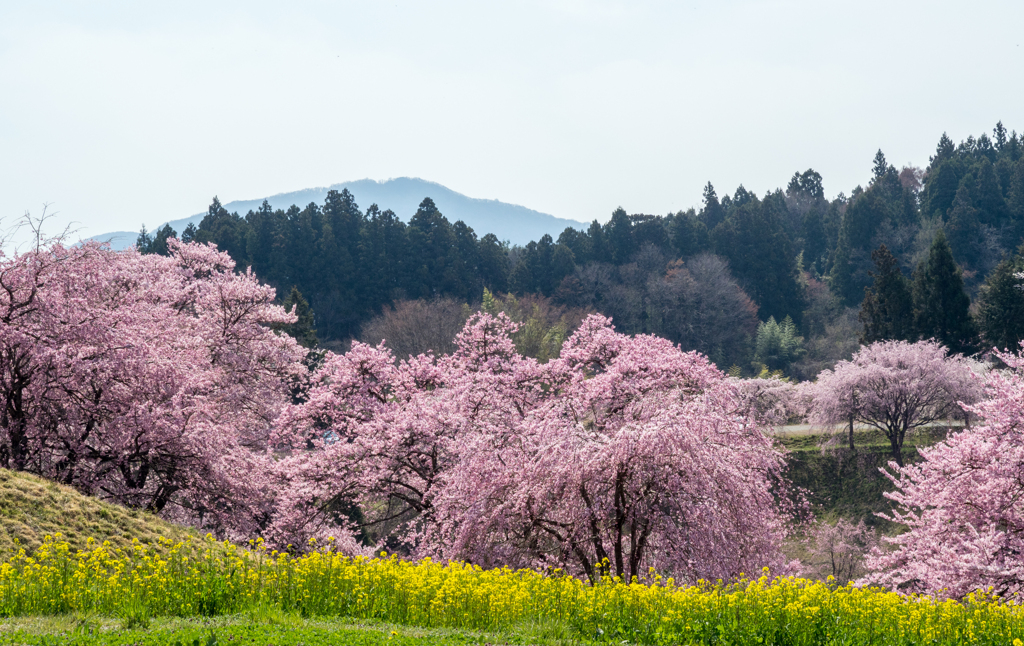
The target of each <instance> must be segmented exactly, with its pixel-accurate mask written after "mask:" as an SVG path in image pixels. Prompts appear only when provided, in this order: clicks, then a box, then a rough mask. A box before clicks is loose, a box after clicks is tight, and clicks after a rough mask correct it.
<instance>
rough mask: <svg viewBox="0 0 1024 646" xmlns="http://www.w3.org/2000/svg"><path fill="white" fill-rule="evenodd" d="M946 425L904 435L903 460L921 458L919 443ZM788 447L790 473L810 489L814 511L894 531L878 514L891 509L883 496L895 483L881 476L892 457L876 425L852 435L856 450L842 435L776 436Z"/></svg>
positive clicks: (936, 436) (938, 435)
mask: <svg viewBox="0 0 1024 646" xmlns="http://www.w3.org/2000/svg"><path fill="white" fill-rule="evenodd" d="M946 433H947V428H946V427H944V426H935V427H931V428H925V429H920V430H918V431H915V432H912V433H908V434H907V437H906V440H905V441H904V443H903V459H904V460H905V461H906V463H907V464H911V463H914V462H917V461H919V460H920V456H919V454H918V452H917V449H918V448H919V447H925V446H930V445H932V444H934V443H936V442H938V441H939V440H942V439H944V438H945V437H946ZM779 440H780V442H781V443H782V445H783V446H785V447H786V449H787V450H788V451H789V455H788V456H787V462H788V463H789V473H788V475H789V477H790V479H791V480H792V481H793V484H795V485H796V486H798V487H802V488H804V489H806V490H807V492H808V500H809V502H810V503H811V505H812V508H813V510H814V513H815V515H818V516H822V517H826V518H828V517H833V516H842V517H845V518H848V519H850V520H852V521H854V522H856V521H857V520H859V519H862V518H863V519H864V521H865V522H866V523H867V524H868V525H878V526H879V527H880V528H881V529H883V531H888V530H892V529H893V527H892V525H891V523H889V522H887V521H885V520H883V519H880V518H879V517H878V516H876V514H877V513H879V512H889V511H891V509H892V504H891V502H890V501H889V500H888V499H887V498H886V497H885V495H884V493H885V492H886V491H892V490H893V485H892V483H891V482H889V479H888V478H886V477H885V475H883V474H882V472H881V469H882V468H886V469H888V465H889V461H890V460H892V455H891V454H890V452H889V450H890V449H889V440H888V439H887V438H886V437H885V436H884V435H883V434H882V433H881V432H880V431H877V430H874V429H862V430H858V431H856V432H855V433H854V444H855V445H856V447H857V448H856V450H853V451H851V450H850V449H849V448H847V446H846V435H845V433H840V434H839V435H838V436H837V435H833V434H822V433H799V434H792V435H786V434H783V435H781V436H780V437H779Z"/></svg>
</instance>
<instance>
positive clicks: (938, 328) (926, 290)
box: [914, 229, 975, 353]
mask: <svg viewBox="0 0 1024 646" xmlns="http://www.w3.org/2000/svg"><path fill="white" fill-rule="evenodd" d="M970 305H971V301H970V299H969V298H968V296H967V292H966V291H964V281H963V278H962V276H961V272H960V268H959V267H957V265H956V262H954V260H953V252H952V250H951V249H950V248H949V243H948V242H947V241H946V235H945V233H943V232H942V230H941V229H940V230H939V232H938V233H937V234H936V235H935V239H934V240H933V241H932V246H931V249H929V251H928V257H927V258H926V259H924V260H923V261H921V264H920V265H919V266H918V267H917V270H916V271H915V272H914V327H915V329H916V332H917V334H918V335H919V336H920V337H921V338H924V339H928V338H934V339H936V340H937V341H939V342H940V343H942V344H944V345H945V346H946V347H948V348H949V349H950V350H952V351H953V352H963V353H967V352H969V351H971V350H972V348H973V347H974V344H975V329H974V323H973V321H972V320H971V316H970V313H969V311H968V308H969V307H970Z"/></svg>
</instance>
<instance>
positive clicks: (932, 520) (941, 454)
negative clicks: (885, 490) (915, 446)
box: [866, 354, 1024, 597]
mask: <svg viewBox="0 0 1024 646" xmlns="http://www.w3.org/2000/svg"><path fill="white" fill-rule="evenodd" d="M999 356H1000V358H1001V359H1002V360H1003V361H1004V362H1006V364H1007V365H1008V366H1009V368H1010V369H1009V371H1007V372H1002V373H1000V372H995V373H993V374H992V375H991V376H990V379H989V383H988V386H987V395H988V398H987V399H986V400H985V401H983V402H981V403H980V404H977V405H976V406H973V407H971V410H972V411H973V412H974V413H976V414H977V415H978V416H979V417H980V418H981V421H982V423H981V424H980V425H975V426H974V427H973V428H968V429H965V430H963V431H961V432H958V433H955V434H953V435H951V436H950V437H949V438H947V439H946V440H945V441H943V442H940V443H938V444H936V445H934V446H931V447H928V448H923V449H920V453H921V457H922V458H923V460H922V462H921V463H919V464H915V465H909V466H905V467H902V468H898V469H896V470H895V472H894V473H892V474H889V475H890V478H891V479H892V481H893V483H894V484H895V487H896V489H895V491H893V492H892V493H889V494H886V495H887V496H888V497H889V498H890V499H892V500H893V501H894V502H895V503H896V510H895V511H894V512H893V514H892V516H891V520H894V521H896V522H899V523H902V524H904V525H906V526H907V527H908V528H909V531H907V532H905V533H903V534H900V535H898V536H894V537H890V538H886V539H884V540H885V541H887V542H888V543H890V544H891V546H892V548H893V549H891V550H887V551H880V550H878V551H875V552H874V553H873V554H872V555H871V557H870V558H869V560H868V566H869V567H870V568H871V569H872V570H874V574H872V575H871V576H869V577H868V578H867V579H866V580H867V581H868V582H870V583H879V584H884V585H888V586H891V587H894V588H898V589H901V590H907V591H919V592H932V593H941V594H946V595H949V596H952V597H961V596H963V595H965V594H967V593H969V592H972V591H974V590H977V589H987V588H989V587H991V588H993V590H994V592H995V593H996V594H999V595H1012V594H1016V593H1020V592H1022V591H1024V558H1022V557H1021V555H1022V554H1024V505H1022V504H1021V500H1024V479H1022V477H1021V474H1022V473H1024V359H1022V358H1021V357H1020V356H1019V355H1012V354H1000V355H999Z"/></svg>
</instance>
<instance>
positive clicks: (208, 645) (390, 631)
mask: <svg viewBox="0 0 1024 646" xmlns="http://www.w3.org/2000/svg"><path fill="white" fill-rule="evenodd" d="M573 643H577V641H576V640H573V639H571V638H570V637H569V636H568V634H567V632H566V631H565V630H564V628H562V627H559V626H548V625H543V624H541V625H523V626H521V627H520V628H518V629H517V630H512V631H507V632H503V633H493V632H479V631H468V630H456V629H444V628H416V627H410V626H398V625H394V624H385V623H373V622H367V621H359V622H356V621H352V620H346V619H334V620H317V619H304V618H302V617H299V616H298V615H289V614H283V613H280V612H276V613H274V612H272V613H269V614H268V615H266V616H263V617H252V616H248V615H236V616H229V617H217V618H212V619H199V620H197V619H192V620H189V619H177V618H165V619H154V620H152V621H151V623H150V625H149V626H148V627H146V628H132V629H126V628H125V627H124V622H123V621H120V620H117V619H109V618H102V617H96V616H83V615H68V616H61V617H27V618H20V619H13V620H0V645H2V646H7V645H12V646H13V645H15V644H17V645H19V646H20V645H22V644H24V645H33V646H35V645H38V646H57V645H71V644H75V645H77V646H94V645H95V646H100V645H101V644H102V645H105V646H121V645H126V646H127V645H129V644H138V645H140V646H142V645H150V644H152V645H157V644H160V645H161V646H163V645H169V646H174V645H176V644H180V646H215V645H216V646H226V645H228V644H261V645H262V644H277V645H281V646H284V645H296V646H298V645H300V644H302V645H305V646H319V645H321V644H324V645H326V644H332V645H333V644H352V645H355V646H428V645H433V644H437V645H440V646H447V645H458V646H462V645H466V644H523V645H525V644H538V645H551V646H555V645H561V644H573Z"/></svg>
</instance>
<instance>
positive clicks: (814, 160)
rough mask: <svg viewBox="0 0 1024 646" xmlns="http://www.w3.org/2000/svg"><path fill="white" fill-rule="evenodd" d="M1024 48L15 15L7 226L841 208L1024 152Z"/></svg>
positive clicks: (962, 38)
mask: <svg viewBox="0 0 1024 646" xmlns="http://www.w3.org/2000/svg"><path fill="white" fill-rule="evenodd" d="M1022 26H1024V3H1022V2H1019V1H1004V2H993V1H989V2H985V1H978V0H975V1H973V2H963V1H962V0H959V1H957V2H937V1H934V0H933V1H927V2H924V1H922V2H899V1H895V0H888V1H886V2H880V1H878V2H876V1H860V2H827V1H824V0H807V1H789V2H783V1H779V2H741V1H732V0H729V1H718V2H686V1H676V2H640V1H636V0H634V1H631V2H612V1H608V2H584V1H576V2H573V1H559V0H545V1H538V2H528V1H523V2H514V3H513V2H482V1H480V0H477V1H475V2H457V1H452V2H440V1H433V2H404V1H399V2H396V1H394V0H392V1H391V2H305V3H301V2H296V1H290V2H255V1H248V2H239V3H214V2H210V1H208V0H204V1H202V2H170V3H150V2H145V3H143V2H102V1H92V2H45V1H33V2H14V1H13V0H8V1H6V2H0V151H2V153H3V154H2V157H0V215H2V216H3V217H4V218H5V221H8V222H9V221H10V220H12V219H14V218H16V217H18V216H20V215H22V214H23V213H24V212H25V211H31V212H32V213H34V214H36V213H39V212H40V211H41V209H42V205H43V203H50V204H51V207H50V208H51V210H56V211H58V212H59V216H58V219H59V220H60V221H61V222H67V221H77V222H78V223H80V224H81V226H82V227H83V234H84V235H93V234H98V233H103V232H106V231H111V230H118V229H127V230H137V229H138V228H139V225H140V224H141V223H142V222H145V223H147V224H148V225H150V226H153V225H155V224H159V223H161V222H163V221H166V220H169V219H175V218H179V217H184V216H187V215H190V214H192V213H197V212H200V211H203V210H205V208H206V206H207V205H208V204H209V201H210V198H211V197H212V196H213V195H215V194H216V195H219V196H220V198H221V199H222V201H225V202H227V201H230V200H234V199H249V198H256V197H261V196H264V195H270V194H273V193H280V192H284V191H290V190H296V189H301V188H306V187H312V186H323V185H328V184H332V183H335V182H341V181H346V180H353V179H359V178H363V177H370V178H374V179H386V178H389V177H400V176H415V177H422V178H424V179H428V180H432V181H435V182H439V183H441V184H444V185H446V186H448V187H450V188H452V189H454V190H456V191H459V192H462V193H465V194H467V195H469V196H472V197H479V198H497V199H500V200H503V201H506V202H512V203H516V204H522V205H525V206H528V207H530V208H534V209H537V210H540V211H544V212H548V213H551V214H553V215H557V216H560V217H568V218H574V219H578V220H591V219H594V218H598V219H600V220H605V219H607V217H608V216H609V215H610V213H611V211H612V210H613V209H614V208H615V207H617V206H619V205H621V206H623V207H625V208H626V210H628V211H630V212H648V213H659V214H663V213H666V212H668V211H674V210H678V209H680V208H687V207H690V206H698V205H699V203H700V199H701V189H702V187H703V186H704V184H705V183H707V182H708V181H709V180H710V181H711V182H713V183H714V185H715V186H716V188H717V189H718V192H719V194H722V193H724V192H729V193H731V192H732V191H733V190H735V188H736V186H737V185H738V184H740V183H743V184H744V185H745V186H746V187H747V188H748V189H751V190H754V191H756V192H757V193H759V194H761V193H764V192H765V191H766V190H770V189H773V188H775V187H779V186H784V185H785V184H786V183H787V181H788V179H789V177H790V176H791V175H792V174H793V172H794V171H797V170H801V171H802V170H805V169H807V168H809V167H812V168H814V169H815V170H817V171H819V172H820V173H822V175H823V176H824V182H825V189H826V193H827V194H829V195H830V196H831V195H835V194H836V193H838V192H840V191H845V192H847V193H849V191H850V189H851V188H852V187H853V186H855V185H857V184H858V183H864V182H866V181H867V179H868V177H869V175H870V168H871V159H872V157H873V155H874V153H875V150H876V149H878V148H881V149H882V150H883V151H884V152H885V153H886V155H887V156H888V158H889V160H890V161H891V162H893V163H895V164H896V165H901V164H906V163H911V162H912V163H914V164H917V165H920V166H924V165H926V164H927V162H928V155H929V154H930V153H932V152H933V151H934V148H935V144H936V142H937V141H938V138H939V136H940V135H941V134H942V132H943V131H947V132H948V133H949V134H950V136H951V137H952V138H953V139H954V140H955V141H960V140H961V139H963V138H965V137H966V136H967V135H970V134H974V135H978V134H980V133H982V132H991V129H992V127H993V125H994V124H995V122H996V121H997V120H1000V119H1002V121H1003V123H1004V124H1005V125H1006V126H1007V127H1008V128H1011V129H1014V128H1015V129H1017V130H1021V129H1024V83H1022V79H1024V49H1022V48H1021V44H1022V41H1024V29H1022ZM356 197H357V200H358V197H359V196H358V195H357V196H356ZM363 206H366V205H363ZM400 215H402V216H403V217H408V215H409V214H400Z"/></svg>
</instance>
